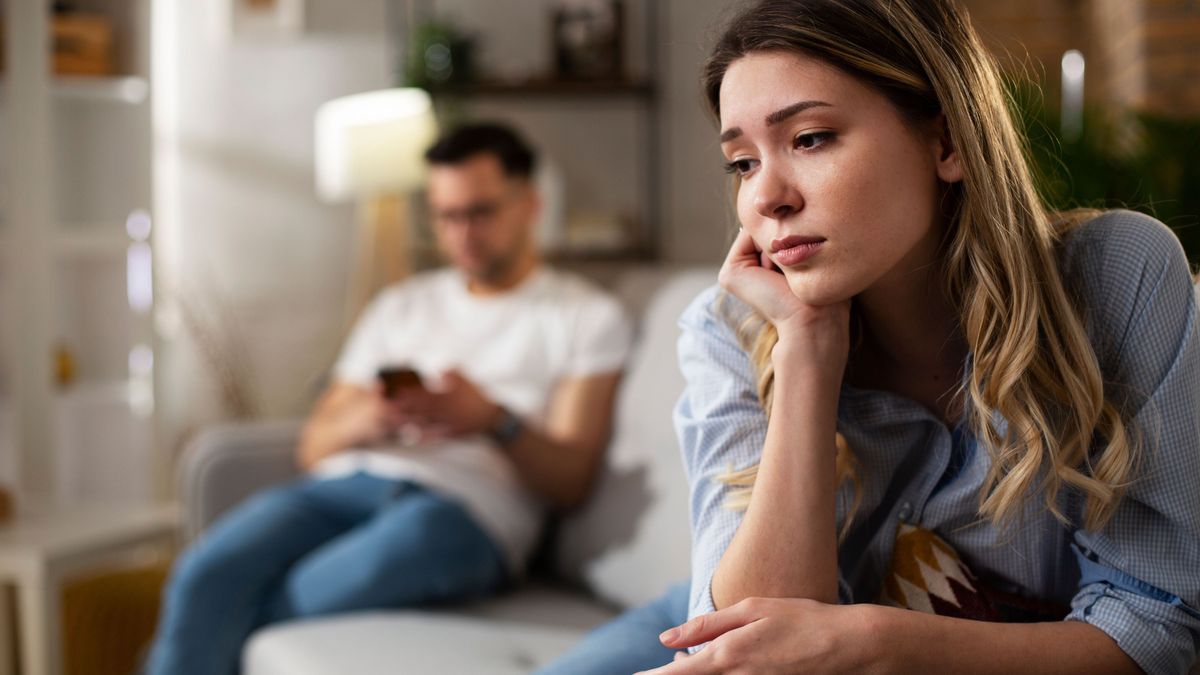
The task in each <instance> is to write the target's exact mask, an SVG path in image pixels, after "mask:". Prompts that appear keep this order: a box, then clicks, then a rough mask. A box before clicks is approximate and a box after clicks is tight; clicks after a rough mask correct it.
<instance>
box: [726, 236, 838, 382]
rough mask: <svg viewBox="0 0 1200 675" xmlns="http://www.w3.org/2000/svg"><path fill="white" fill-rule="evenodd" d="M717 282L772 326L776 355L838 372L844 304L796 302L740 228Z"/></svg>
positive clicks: (776, 271)
mask: <svg viewBox="0 0 1200 675" xmlns="http://www.w3.org/2000/svg"><path fill="white" fill-rule="evenodd" d="M717 280H718V281H719V282H720V284H721V287H722V288H724V289H725V290H726V291H728V292H729V293H732V294H733V295H734V296H736V297H737V298H738V299H740V300H741V301H743V302H745V303H746V304H748V305H750V306H751V307H753V308H754V310H755V311H757V312H758V313H759V314H761V315H762V316H763V318H765V319H767V320H768V321H770V322H771V323H772V324H773V325H774V326H775V329H776V330H777V331H778V332H779V345H777V347H776V351H777V352H778V351H779V350H780V349H781V348H782V349H786V350H787V351H788V352H794V356H795V357H798V358H801V359H803V360H805V361H807V362H809V363H812V364H816V365H820V366H821V367H822V368H827V369H829V370H831V372H836V373H838V374H840V373H841V371H842V369H843V368H844V367H845V364H846V358H847V355H848V353H849V347H850V300H848V299H847V300H845V301H842V302H837V303H834V304H831V305H823V306H816V305H810V304H807V303H805V302H804V301H802V300H800V299H799V298H798V297H796V294H795V293H794V292H792V289H791V287H790V286H789V285H788V281H787V277H785V276H784V274H783V272H782V271H780V269H779V268H778V267H776V266H775V264H774V263H772V262H771V260H770V259H769V258H768V257H767V254H766V253H764V252H763V251H762V250H761V249H760V248H759V247H758V245H757V244H756V243H755V242H754V239H753V238H751V236H750V233H749V232H747V231H746V230H745V229H744V228H743V229H741V230H739V231H738V236H737V239H735V240H734V242H733V246H732V247H731V248H730V249H729V255H728V256H726V258H725V262H724V264H722V265H721V271H720V274H719V275H718V276H717ZM778 355H779V354H776V356H778ZM792 356H793V354H789V356H788V358H792Z"/></svg>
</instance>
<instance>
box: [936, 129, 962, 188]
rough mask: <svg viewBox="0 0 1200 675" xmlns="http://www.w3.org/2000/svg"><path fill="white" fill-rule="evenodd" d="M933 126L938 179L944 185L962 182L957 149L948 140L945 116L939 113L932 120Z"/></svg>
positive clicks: (948, 131)
mask: <svg viewBox="0 0 1200 675" xmlns="http://www.w3.org/2000/svg"><path fill="white" fill-rule="evenodd" d="M933 124H934V127H933V129H934V143H933V149H934V156H933V159H934V163H935V165H936V166H937V175H938V178H939V179H941V180H942V182H944V183H957V182H959V181H961V180H962V178H963V172H962V165H961V164H959V162H958V149H957V148H955V147H954V141H953V140H951V138H950V125H949V124H948V123H947V122H946V114H945V113H941V112H939V113H938V114H937V117H935V118H934V120H933Z"/></svg>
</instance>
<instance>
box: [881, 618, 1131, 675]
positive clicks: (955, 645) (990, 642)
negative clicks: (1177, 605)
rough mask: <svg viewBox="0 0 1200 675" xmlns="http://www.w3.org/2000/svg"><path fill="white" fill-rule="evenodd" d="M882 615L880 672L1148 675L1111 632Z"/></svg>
mask: <svg viewBox="0 0 1200 675" xmlns="http://www.w3.org/2000/svg"><path fill="white" fill-rule="evenodd" d="M877 616H878V618H879V621H878V622H877V623H876V624H875V625H876V626H877V628H876V630H875V631H874V633H875V635H876V636H877V640H878V641H877V642H876V644H875V645H873V647H874V651H875V653H876V655H877V656H878V663H879V665H880V668H878V669H872V670H873V671H874V672H883V673H929V672H947V673H975V674H979V675H987V674H989V673H997V674H998V675H999V674H1003V675H1007V674H1009V673H1041V674H1045V675H1052V674H1055V673H1064V674H1065V673H1097V674H1100V673H1114V674H1117V673H1128V674H1130V675H1135V674H1137V673H1141V672H1142V671H1141V669H1140V668H1139V667H1138V666H1137V664H1136V663H1134V661H1133V659H1131V658H1129V656H1128V655H1126V654H1125V652H1124V651H1122V650H1121V648H1120V647H1118V646H1117V643H1116V642H1115V641H1113V639H1112V638H1110V637H1109V636H1108V635H1107V634H1106V633H1104V632H1103V631H1101V630H1100V629H1099V628H1096V627H1095V626H1092V625H1090V624H1086V623H1083V622H1080V621H1059V622H1049V623H991V622H986V621H972V620H968V619H956V618H951V617H945V616H937V615H934V614H926V613H924V612H915V611H910V610H904V609H898V608H895V607H878V613H877Z"/></svg>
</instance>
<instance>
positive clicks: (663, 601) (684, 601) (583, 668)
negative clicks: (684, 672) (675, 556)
mask: <svg viewBox="0 0 1200 675" xmlns="http://www.w3.org/2000/svg"><path fill="white" fill-rule="evenodd" d="M689 588H690V584H689V583H688V582H686V581H684V582H681V583H678V584H675V585H674V586H671V587H670V588H669V589H667V592H666V593H664V594H663V595H662V597H660V598H658V599H657V600H655V601H654V602H651V603H650V604H648V605H645V606H644V607H638V608H637V609H631V610H629V611H627V612H625V613H624V614H622V615H621V616H618V617H617V618H615V619H613V620H612V621H609V622H608V623H606V624H604V625H603V626H600V627H599V628H597V629H595V630H593V631H592V632H590V633H588V634H587V636H585V637H584V638H583V640H582V641H581V642H580V643H579V644H577V645H575V647H574V648H572V649H571V651H569V652H567V653H566V654H564V655H563V656H561V657H559V658H558V659H557V660H556V661H554V663H551V664H550V665H548V666H546V667H544V668H542V669H541V670H539V671H537V675H629V673H634V672H637V671H639V670H650V669H651V668H658V667H659V666H665V665H667V664H668V663H670V662H671V659H673V658H675V650H674V649H668V648H666V647H664V646H662V643H661V642H659V641H658V634H659V633H661V632H663V631H664V630H666V629H668V628H672V627H674V626H678V625H679V624H681V623H683V622H684V621H687V618H688V589H689Z"/></svg>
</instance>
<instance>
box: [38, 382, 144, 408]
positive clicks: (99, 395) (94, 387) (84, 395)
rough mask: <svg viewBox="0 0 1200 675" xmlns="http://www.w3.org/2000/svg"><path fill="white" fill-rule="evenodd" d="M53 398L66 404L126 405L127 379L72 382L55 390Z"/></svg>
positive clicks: (128, 396)
mask: <svg viewBox="0 0 1200 675" xmlns="http://www.w3.org/2000/svg"><path fill="white" fill-rule="evenodd" d="M54 396H55V399H57V401H58V402H59V403H60V404H65V405H68V406H87V407H94V406H117V407H121V406H127V405H129V398H130V382H129V380H111V381H107V382H105V381H88V380H82V381H79V382H72V383H71V384H68V385H66V386H65V387H62V388H60V389H58V390H56V391H55V394H54Z"/></svg>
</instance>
